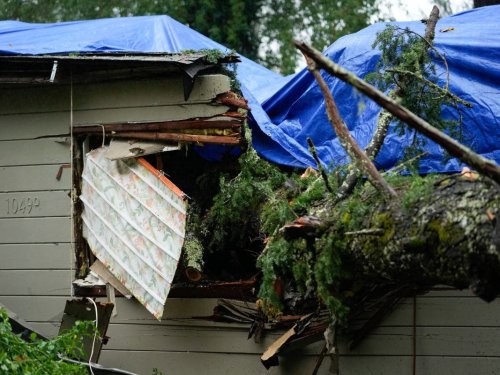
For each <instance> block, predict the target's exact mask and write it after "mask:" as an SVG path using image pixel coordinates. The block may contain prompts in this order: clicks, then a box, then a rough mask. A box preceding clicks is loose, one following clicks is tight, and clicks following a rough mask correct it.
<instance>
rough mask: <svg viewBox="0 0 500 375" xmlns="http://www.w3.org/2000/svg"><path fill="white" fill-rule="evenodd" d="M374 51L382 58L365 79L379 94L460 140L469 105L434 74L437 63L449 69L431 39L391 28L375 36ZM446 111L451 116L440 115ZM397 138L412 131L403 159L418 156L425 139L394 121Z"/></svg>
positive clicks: (391, 26)
mask: <svg viewBox="0 0 500 375" xmlns="http://www.w3.org/2000/svg"><path fill="white" fill-rule="evenodd" d="M372 47H373V48H379V49H380V51H381V53H382V54H381V58H380V60H379V62H378V64H377V69H376V71H375V72H374V73H371V74H369V75H368V76H367V79H368V80H369V81H372V82H373V83H374V84H375V85H376V86H378V88H379V89H380V90H382V91H387V90H392V91H393V92H397V97H398V100H399V101H400V103H401V104H402V105H403V106H405V107H406V108H408V109H409V110H410V111H412V112H413V113H415V114H416V115H418V116H419V117H421V118H423V119H425V120H426V121H427V122H429V123H430V124H432V125H433V126H435V127H436V128H438V129H440V130H442V131H444V132H446V133H448V135H450V136H451V137H453V138H455V139H457V140H459V141H462V140H463V139H462V138H463V137H462V106H467V107H470V104H469V103H467V102H465V101H463V100H461V99H460V98H458V97H456V96H455V95H453V94H452V93H450V92H449V91H448V82H447V75H444V76H443V77H441V78H443V79H444V81H445V82H444V85H441V84H440V80H439V78H440V77H438V76H437V75H436V61H440V63H441V64H443V65H444V66H445V68H446V69H448V67H447V64H446V59H445V57H444V56H443V55H442V54H440V53H439V51H437V49H435V48H434V46H433V43H432V40H430V41H429V40H426V39H424V38H423V37H422V36H420V35H419V34H417V33H415V32H413V31H411V30H410V29H408V28H406V29H402V28H399V27H396V26H393V25H387V26H386V28H385V29H384V30H383V31H382V32H380V33H379V34H378V35H377V38H376V39H375V42H374V44H373V46H372ZM444 109H448V110H450V112H451V113H454V116H453V117H451V116H447V117H444V116H443V110H444ZM396 129H397V131H399V133H400V135H402V134H404V133H405V132H411V134H412V136H413V144H412V145H411V147H409V148H408V149H407V150H406V158H407V159H408V158H411V157H414V156H416V155H417V154H419V153H421V150H422V148H423V147H424V146H425V144H426V142H427V141H426V138H424V137H420V136H417V134H416V133H415V131H413V130H410V129H408V128H407V127H406V125H404V123H403V122H401V121H400V120H397V128H396Z"/></svg>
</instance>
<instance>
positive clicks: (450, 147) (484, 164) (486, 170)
mask: <svg viewBox="0 0 500 375" xmlns="http://www.w3.org/2000/svg"><path fill="white" fill-rule="evenodd" d="M294 43H295V45H296V47H297V48H298V49H299V50H301V51H302V52H303V53H304V54H306V55H308V56H310V57H311V59H313V60H314V62H315V63H316V64H317V66H318V67H319V68H322V69H324V70H326V71H327V72H328V73H330V74H332V75H334V76H335V77H337V78H339V79H341V80H342V81H344V82H346V83H349V84H350V85H352V86H354V87H355V88H356V89H358V90H359V91H361V92H362V93H364V94H365V95H366V96H368V97H369V98H371V99H372V100H373V101H375V102H376V103H377V104H379V105H380V106H382V107H383V108H385V109H386V110H387V111H389V112H390V113H392V114H393V115H394V116H396V117H397V118H399V119H400V120H401V121H403V122H405V123H406V124H408V125H409V126H411V127H412V128H413V129H415V130H417V131H419V132H420V133H422V134H424V135H425V136H427V137H428V138H430V139H431V140H433V141H434V142H436V143H437V144H439V145H440V146H442V147H443V148H444V149H445V150H446V151H447V152H448V153H449V154H450V155H452V156H455V157H457V158H458V159H460V160H461V161H463V162H464V163H467V164H469V165H470V166H471V167H473V168H474V169H476V170H477V171H478V172H480V173H482V174H484V175H485V176H488V177H490V178H491V179H492V180H494V181H495V182H497V183H500V167H499V166H498V165H497V164H496V163H495V162H494V161H493V160H490V159H487V158H484V157H482V156H481V155H479V154H477V153H475V152H474V151H472V150H471V149H469V148H468V147H466V146H464V145H462V144H461V143H460V142H457V141H456V140H454V139H453V138H451V137H450V136H448V135H447V134H445V133H443V132H441V131H440V130H438V129H436V128H435V127H434V126H432V125H431V124H429V123H428V122H427V121H425V120H423V119H421V118H420V117H418V116H417V115H415V114H414V113H413V112H411V111H409V110H408V109H407V108H405V107H403V106H401V105H400V104H398V103H397V102H396V101H394V100H393V99H391V98H389V97H388V96H387V95H385V94H384V93H382V92H381V91H379V90H378V89H376V88H375V87H373V86H372V85H370V84H369V83H367V82H365V81H363V80H362V79H360V78H359V77H357V76H356V75H355V74H353V73H351V72H349V71H348V70H346V69H344V68H342V67H341V66H339V65H338V64H336V63H334V62H333V61H331V60H330V59H328V58H327V57H325V56H323V55H322V54H321V52H319V51H318V50H316V49H314V48H312V47H310V46H309V45H307V44H306V43H304V42H298V41H295V42H294Z"/></svg>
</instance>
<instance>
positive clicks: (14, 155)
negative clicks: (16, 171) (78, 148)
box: [0, 125, 71, 166]
mask: <svg viewBox="0 0 500 375" xmlns="http://www.w3.org/2000/svg"><path fill="white" fill-rule="evenodd" d="M0 127H1V125H0ZM69 144H70V139H69V137H57V138H44V139H36V140H15V141H0V166H18V165H39V164H63V163H69V162H70V158H71V156H70V149H69Z"/></svg>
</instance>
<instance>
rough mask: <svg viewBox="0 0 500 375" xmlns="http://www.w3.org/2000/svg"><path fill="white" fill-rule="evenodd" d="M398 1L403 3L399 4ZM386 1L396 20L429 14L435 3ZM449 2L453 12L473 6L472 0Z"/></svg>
mask: <svg viewBox="0 0 500 375" xmlns="http://www.w3.org/2000/svg"><path fill="white" fill-rule="evenodd" d="M398 2H399V3H400V4H401V5H399V6H398ZM385 3H387V4H388V7H390V8H391V9H390V14H391V15H392V16H393V17H394V18H395V19H396V21H414V20H419V19H421V18H423V17H425V16H428V15H429V13H430V11H431V9H432V5H433V4H434V2H433V1H431V0H418V1H415V0H387V1H385ZM449 3H450V7H451V10H452V13H458V12H461V11H463V10H466V9H471V8H472V0H450V1H449ZM386 9H387V8H386Z"/></svg>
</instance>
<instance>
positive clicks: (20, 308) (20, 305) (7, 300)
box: [0, 276, 69, 324]
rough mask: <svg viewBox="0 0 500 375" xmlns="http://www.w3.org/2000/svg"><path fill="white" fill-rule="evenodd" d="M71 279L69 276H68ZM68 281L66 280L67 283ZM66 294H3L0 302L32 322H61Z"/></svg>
mask: <svg viewBox="0 0 500 375" xmlns="http://www.w3.org/2000/svg"><path fill="white" fill-rule="evenodd" d="M68 281H69V276H68ZM66 283H67V282H65V284H66ZM68 298H69V297H68V296H67V295H66V296H36V295H33V296H30V297H29V298H27V297H26V296H1V295H0V303H2V304H4V305H5V306H6V307H7V308H8V309H9V310H12V311H14V312H15V313H16V314H17V315H19V316H20V317H21V318H22V319H24V320H26V321H27V322H30V324H33V322H51V323H55V322H58V323H60V322H61V318H62V315H63V311H64V306H65V305H66V300H67V299H68Z"/></svg>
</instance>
